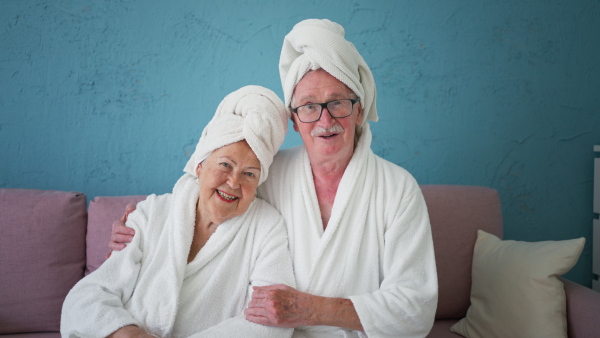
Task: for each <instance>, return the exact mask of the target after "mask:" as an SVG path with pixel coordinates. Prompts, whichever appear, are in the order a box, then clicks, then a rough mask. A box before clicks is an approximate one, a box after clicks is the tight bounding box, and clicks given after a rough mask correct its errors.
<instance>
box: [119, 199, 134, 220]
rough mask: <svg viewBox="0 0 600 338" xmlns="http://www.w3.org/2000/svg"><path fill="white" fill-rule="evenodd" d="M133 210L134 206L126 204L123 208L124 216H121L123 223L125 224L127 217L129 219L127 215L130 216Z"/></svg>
mask: <svg viewBox="0 0 600 338" xmlns="http://www.w3.org/2000/svg"><path fill="white" fill-rule="evenodd" d="M134 210H135V205H134V204H131V203H129V204H127V205H126V206H125V215H123V217H122V218H123V222H127V217H129V214H131V213H132V212H133V211H134Z"/></svg>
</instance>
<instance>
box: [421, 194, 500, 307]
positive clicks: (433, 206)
mask: <svg viewBox="0 0 600 338" xmlns="http://www.w3.org/2000/svg"><path fill="white" fill-rule="evenodd" d="M421 190H422V191H423V196H424V197H425V202H426V203H427V209H428V211H429V218H430V221H431V231H432V236H433V246H434V250H435V259H436V266H437V273H438V285H439V298H438V307H437V311H436V315H435V316H436V319H451V318H463V317H465V315H466V313H467V309H468V308H469V305H470V301H469V299H470V294H471V266H472V260H473V249H474V247H475V241H476V239H477V230H478V229H481V230H484V231H486V232H488V233H491V234H494V235H496V236H498V237H500V238H502V211H501V207H500V198H499V197H498V192H497V191H496V190H494V189H490V188H485V187H476V186H459V185H423V186H421Z"/></svg>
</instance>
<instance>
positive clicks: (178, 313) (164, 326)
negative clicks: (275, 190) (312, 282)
mask: <svg viewBox="0 0 600 338" xmlns="http://www.w3.org/2000/svg"><path fill="white" fill-rule="evenodd" d="M198 190H199V189H198V185H197V184H196V182H195V177H194V176H191V175H189V174H184V176H183V177H181V178H180V179H179V181H178V182H177V184H176V185H175V188H174V189H173V193H172V194H165V195H161V196H156V195H150V196H149V197H148V198H147V199H146V200H145V201H143V202H140V203H139V204H138V206H137V209H136V210H135V211H134V212H133V213H132V214H131V215H130V216H129V219H128V221H127V226H129V227H132V228H134V229H135V230H136V235H135V236H134V238H133V241H132V242H131V243H130V244H129V245H128V246H127V248H125V249H124V250H122V251H119V252H113V254H112V256H111V257H110V258H109V259H108V260H107V261H106V262H105V263H104V264H103V265H102V266H100V268H99V269H98V270H96V271H94V272H93V273H91V274H90V275H88V276H87V277H85V278H83V279H82V280H81V281H80V282H79V283H77V284H76V285H75V286H74V287H73V289H72V290H71V291H70V292H69V294H68V295H67V297H66V299H65V302H64V305H63V309H62V317H61V334H62V336H63V337H76V336H77V337H82V336H83V337H105V336H107V335H108V334H110V333H112V332H114V331H115V330H117V329H119V328H121V327H123V326H126V325H138V326H139V327H141V328H143V329H144V330H146V331H147V332H151V333H153V334H156V335H158V336H160V337H188V336H191V337H227V336H234V335H236V334H239V333H240V332H244V334H245V335H246V336H249V337H282V336H283V337H286V336H287V337H289V336H290V335H291V334H292V330H290V329H282V328H274V327H267V326H263V325H258V324H254V323H251V322H249V321H247V320H246V319H245V318H244V316H243V310H244V308H245V307H246V304H247V302H248V301H249V300H250V296H251V286H252V285H270V284H278V283H284V284H288V285H294V284H295V280H294V276H293V270H292V265H291V258H290V256H289V251H288V247H287V236H286V232H285V226H284V224H283V219H282V218H281V216H280V215H279V213H278V212H277V211H276V210H275V209H274V208H273V207H272V206H270V205H269V204H267V203H266V202H264V201H262V200H260V199H258V198H257V199H256V200H255V201H254V202H253V203H252V204H251V205H250V207H249V208H248V210H247V211H246V212H245V213H244V214H243V215H241V216H239V217H234V218H231V219H229V220H227V221H225V222H223V223H222V224H220V225H219V227H218V228H217V230H216V232H215V233H214V234H213V235H212V236H211V237H210V239H209V240H208V242H207V243H206V244H205V246H204V247H203V248H202V250H200V252H199V253H198V254H197V255H196V257H195V258H194V260H193V261H192V262H190V263H189V264H188V263H187V258H188V254H189V250H190V245H191V242H192V237H193V234H194V223H195V215H196V202H197V201H198Z"/></svg>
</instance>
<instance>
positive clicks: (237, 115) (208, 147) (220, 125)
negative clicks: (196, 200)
mask: <svg viewBox="0 0 600 338" xmlns="http://www.w3.org/2000/svg"><path fill="white" fill-rule="evenodd" d="M288 117H289V112H287V110H286V109H285V108H284V106H283V103H282V102H281V99H279V97H278V96H277V95H276V94H275V93H274V92H273V91H271V90H269V89H267V88H264V87H260V86H246V87H242V88H240V89H238V90H236V91H235V92H233V93H231V94H229V95H227V96H226V97H225V98H224V99H223V101H221V103H220V104H219V107H218V108H217V111H216V112H215V116H214V117H213V118H212V120H211V121H210V122H209V123H208V124H207V125H206V127H205V128H204V130H203V131H202V136H200V141H199V142H198V145H196V150H195V152H194V153H193V154H192V156H191V158H190V159H189V161H188V163H187V164H186V166H185V168H184V170H183V171H185V172H187V173H188V174H190V175H194V176H196V167H197V166H198V164H199V163H200V162H202V161H204V160H205V159H206V158H207V157H208V156H209V155H210V154H211V153H212V152H213V151H214V150H215V149H218V148H221V147H223V146H226V145H228V144H231V143H235V142H238V141H241V140H246V142H248V145H250V148H252V150H253V151H254V153H255V154H256V157H258V160H259V161H260V167H261V173H260V180H259V184H261V183H262V182H264V181H265V179H267V176H268V174H269V166H270V165H271V162H272V161H273V156H274V155H275V153H277V150H279V147H280V146H281V144H282V143H283V140H284V138H285V134H286V132H287V118H288Z"/></svg>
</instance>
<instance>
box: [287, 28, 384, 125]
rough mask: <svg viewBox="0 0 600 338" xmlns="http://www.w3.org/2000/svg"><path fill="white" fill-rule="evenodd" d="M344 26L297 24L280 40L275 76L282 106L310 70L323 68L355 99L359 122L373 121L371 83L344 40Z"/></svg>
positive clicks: (362, 62) (368, 73)
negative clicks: (358, 105)
mask: <svg viewBox="0 0 600 338" xmlns="http://www.w3.org/2000/svg"><path fill="white" fill-rule="evenodd" d="M344 34H345V32H344V27H342V26H340V25H339V24H337V23H335V22H332V21H329V20H327V19H324V20H318V19H308V20H304V21H301V22H299V23H298V24H296V26H294V28H293V29H292V31H291V32H290V33H289V34H288V35H286V37H285V39H284V40H283V47H282V49H281V56H280V58H279V75H280V76H281V84H282V86H283V94H284V97H285V105H286V107H290V104H291V99H292V95H293V93H294V88H296V85H297V84H298V82H300V80H301V79H302V77H303V76H304V75H305V74H306V73H307V72H309V71H311V70H316V69H319V68H323V69H324V70H325V71H326V72H327V73H329V74H331V75H332V76H334V77H335V78H336V79H338V80H340V81H341V82H343V83H344V84H345V85H346V86H348V87H349V88H350V89H351V90H352V91H353V92H354V93H355V94H356V95H358V97H360V102H361V105H362V109H363V120H362V123H363V124H364V123H365V121H367V120H370V121H374V122H375V121H377V119H378V117H377V109H376V107H375V101H376V95H377V92H376V90H375V80H374V79H373V74H372V73H371V70H370V69H369V66H368V65H367V63H366V62H365V60H364V59H363V58H362V56H361V55H360V54H359V53H358V50H356V48H355V47H354V45H353V44H352V43H351V42H350V41H348V40H346V39H345V38H344Z"/></svg>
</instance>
